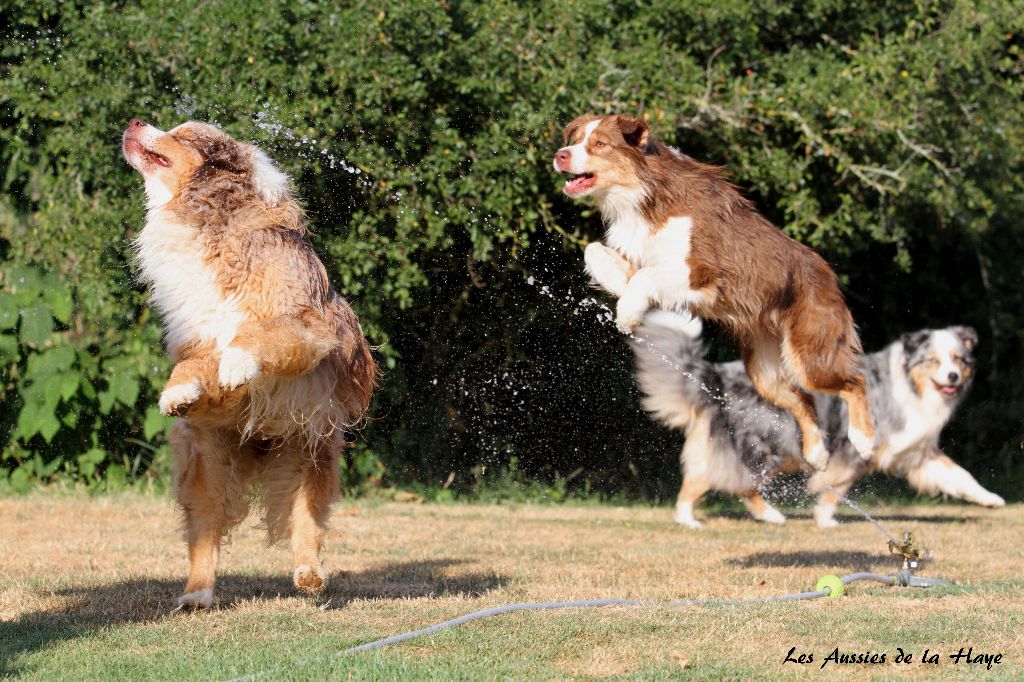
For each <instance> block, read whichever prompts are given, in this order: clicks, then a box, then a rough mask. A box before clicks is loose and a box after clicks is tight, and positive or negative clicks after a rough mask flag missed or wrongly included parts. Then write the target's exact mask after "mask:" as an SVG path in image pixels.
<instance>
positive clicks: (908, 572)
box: [889, 530, 953, 587]
mask: <svg viewBox="0 0 1024 682" xmlns="http://www.w3.org/2000/svg"><path fill="white" fill-rule="evenodd" d="M889 551H890V552H892V553H893V554H895V555H896V556H900V557H903V567H902V568H901V569H900V571H899V572H898V573H895V574H893V576H892V577H893V578H894V579H895V580H896V584H898V585H902V586H903V587H938V586H940V585H952V584H953V582H952V581H950V580H945V579H944V578H923V577H921V576H917V575H914V571H916V570H917V569H918V568H919V567H920V566H921V564H922V563H924V562H925V561H930V560H931V559H932V556H933V555H932V551H931V550H930V549H927V548H926V547H924V546H923V545H921V544H918V543H917V542H916V541H915V540H914V534H913V533H912V532H911V531H909V530H908V531H904V532H903V535H902V536H901V537H900V541H899V542H896V541H894V540H889Z"/></svg>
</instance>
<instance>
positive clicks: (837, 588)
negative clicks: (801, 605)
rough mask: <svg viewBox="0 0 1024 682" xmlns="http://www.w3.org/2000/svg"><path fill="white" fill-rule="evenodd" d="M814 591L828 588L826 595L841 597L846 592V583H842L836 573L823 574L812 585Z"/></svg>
mask: <svg viewBox="0 0 1024 682" xmlns="http://www.w3.org/2000/svg"><path fill="white" fill-rule="evenodd" d="M814 589H815V591H818V592H820V591H821V590H828V596H830V597H842V596H843V593H845V592H846V585H843V581H842V580H841V579H840V578H839V576H838V575H832V574H829V575H823V576H821V578H819V579H818V584H817V585H815V586H814Z"/></svg>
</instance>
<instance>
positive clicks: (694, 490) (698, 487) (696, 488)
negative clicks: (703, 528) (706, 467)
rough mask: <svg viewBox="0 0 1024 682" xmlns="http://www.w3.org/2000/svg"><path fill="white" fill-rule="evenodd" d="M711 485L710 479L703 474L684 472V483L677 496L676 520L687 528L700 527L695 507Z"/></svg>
mask: <svg viewBox="0 0 1024 682" xmlns="http://www.w3.org/2000/svg"><path fill="white" fill-rule="evenodd" d="M711 487H712V486H711V483H710V481H708V480H707V479H706V478H704V477H703V476H697V475H693V474H690V475H686V474H684V475H683V485H682V486H680V488H679V496H678V497H677V498H676V513H675V522H676V523H678V524H679V525H681V526H686V527H687V528H700V525H701V524H700V521H698V520H697V519H696V518H694V516H693V507H694V506H695V505H696V504H697V502H698V501H699V500H700V498H701V497H703V496H704V494H705V493H707V492H708V491H709V490H711Z"/></svg>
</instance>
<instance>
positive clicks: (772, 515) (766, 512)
mask: <svg viewBox="0 0 1024 682" xmlns="http://www.w3.org/2000/svg"><path fill="white" fill-rule="evenodd" d="M752 516H753V517H754V518H755V519H757V520H758V521H762V522H764V523H772V524H775V525H777V526H783V525H785V524H786V517H785V516H783V515H782V512H780V511H779V510H778V509H776V508H775V507H770V506H767V505H765V508H764V509H763V510H761V511H760V512H759V513H757V514H753V515H752Z"/></svg>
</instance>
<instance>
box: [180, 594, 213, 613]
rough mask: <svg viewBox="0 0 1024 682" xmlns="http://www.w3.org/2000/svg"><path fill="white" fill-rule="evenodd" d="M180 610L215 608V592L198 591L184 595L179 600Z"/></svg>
mask: <svg viewBox="0 0 1024 682" xmlns="http://www.w3.org/2000/svg"><path fill="white" fill-rule="evenodd" d="M177 604H178V607H179V608H182V609H188V610H198V609H209V608H211V607H212V606H213V590H212V589H205V590H196V591H195V592H189V593H187V594H183V595H181V596H180V597H178V599H177Z"/></svg>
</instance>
